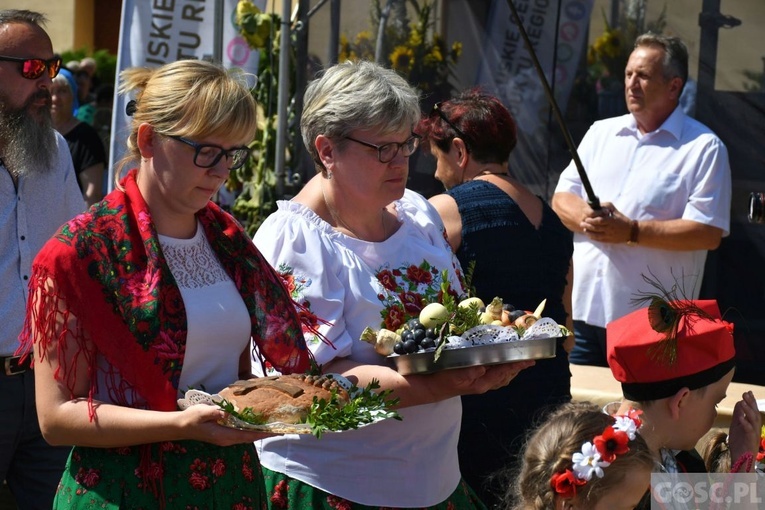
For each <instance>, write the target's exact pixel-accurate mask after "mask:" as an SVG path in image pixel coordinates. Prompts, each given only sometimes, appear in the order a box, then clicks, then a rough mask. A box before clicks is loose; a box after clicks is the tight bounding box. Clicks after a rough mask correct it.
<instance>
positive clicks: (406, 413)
mask: <svg viewBox="0 0 765 510" xmlns="http://www.w3.org/2000/svg"><path fill="white" fill-rule="evenodd" d="M419 119H420V106H419V98H418V94H417V92H416V91H415V90H414V89H413V88H412V87H411V86H410V85H409V84H408V83H407V82H406V81H405V80H404V79H403V78H401V77H400V76H398V75H397V74H396V73H395V72H393V71H391V70H388V69H384V68H382V67H380V66H378V65H377V64H374V63H370V62H345V63H342V64H338V65H336V66H334V67H331V68H329V69H328V70H326V71H325V73H324V74H323V75H322V76H321V77H320V78H319V79H317V80H316V81H314V82H312V83H311V84H310V85H309V86H308V89H307V90H306V94H305V108H304V111H303V117H302V119H301V128H302V134H303V140H304V142H305V145H306V148H307V149H308V151H309V153H310V154H311V156H312V158H313V160H314V163H315V165H316V169H317V175H316V176H314V177H313V178H312V179H311V180H310V181H309V182H308V183H307V184H306V186H305V187H304V188H303V189H302V190H301V191H300V192H299V193H298V194H297V196H295V198H293V199H292V200H291V201H281V202H279V203H278V210H277V211H276V212H275V213H273V214H272V215H271V216H269V217H268V218H267V219H266V221H265V222H264V223H263V225H262V226H261V227H260V229H259V230H258V232H257V234H256V235H255V243H256V245H257V246H258V248H259V249H260V250H261V252H262V253H263V255H264V256H265V257H266V258H267V259H268V260H269V262H270V263H271V264H272V265H273V266H274V267H276V268H278V270H279V271H280V272H282V273H283V274H284V275H285V276H287V278H288V281H291V282H292V285H291V289H292V297H293V299H296V300H298V301H300V302H302V303H303V304H304V305H306V306H307V307H309V308H310V310H311V311H312V312H313V313H314V314H316V315H317V316H318V317H321V318H323V319H324V320H325V321H326V323H324V324H322V325H320V326H319V332H320V333H322V334H323V335H324V337H326V339H329V340H330V343H331V345H330V344H327V343H323V342H321V341H320V340H319V339H318V338H317V337H316V336H314V335H307V337H306V340H307V343H308V346H309V348H310V349H311V351H312V353H313V356H314V357H315V359H316V361H317V362H318V363H319V364H320V365H322V366H323V369H324V371H325V372H336V373H340V374H342V375H344V376H345V377H347V378H349V379H351V380H352V381H354V382H355V383H356V384H357V385H359V386H361V387H363V386H365V385H367V384H368V383H370V382H372V381H378V382H379V384H380V387H381V389H382V390H392V391H393V396H394V397H397V398H398V399H399V408H398V411H399V413H400V415H401V417H402V418H403V420H402V421H400V422H399V421H394V420H385V421H383V422H380V423H376V424H374V425H372V426H369V427H365V428H362V429H358V430H353V431H348V432H343V433H341V434H326V435H324V436H322V437H321V439H318V440H317V439H316V438H313V437H298V436H295V435H285V436H280V437H274V438H267V439H264V440H262V441H259V442H258V443H257V445H258V453H259V455H260V458H261V463H262V465H263V467H264V477H265V480H266V489H267V490H268V491H269V492H270V501H271V504H272V508H292V509H306V510H307V509H331V508H335V509H336V508H344V509H359V508H380V507H386V508H393V507H397V508H399V507H403V508H411V507H417V508H437V509H447V508H460V509H471V508H484V506H483V504H482V503H481V502H480V501H478V499H477V498H476V497H475V495H474V493H473V492H472V490H471V489H470V488H469V487H468V486H467V484H465V483H464V482H463V481H462V479H461V475H460V471H459V466H458V462H457V438H458V436H459V427H460V417H461V409H462V408H461V404H460V399H459V396H460V395H463V394H474V393H483V392H486V391H488V390H491V389H495V388H499V387H502V386H504V385H506V384H508V383H509V382H510V381H511V380H512V379H513V378H514V377H515V376H516V375H517V374H518V372H519V371H520V370H522V369H524V368H526V367H528V366H531V364H532V362H519V363H515V364H503V365H496V366H492V367H470V368H461V369H455V370H446V371H441V372H437V373H434V374H429V375H408V376H403V375H400V374H398V373H397V372H396V371H395V370H393V369H392V368H391V367H390V365H388V364H387V360H386V358H385V357H383V356H381V355H380V354H378V353H377V352H375V350H374V348H373V347H372V346H371V345H370V344H368V343H366V342H363V341H361V340H360V337H361V334H362V331H363V330H364V329H365V328H366V327H372V328H373V329H380V328H382V327H385V328H387V329H390V330H396V329H398V328H399V327H401V326H402V325H404V324H405V323H406V322H407V321H408V320H409V319H411V318H413V317H417V316H418V315H419V312H420V309H421V308H422V307H423V306H424V304H426V303H428V302H434V301H438V299H439V296H440V295H441V293H443V292H449V293H451V294H453V295H454V296H455V297H456V296H460V295H461V294H463V284H462V282H461V276H462V275H461V269H460V266H459V262H458V261H457V259H456V258H455V257H454V256H453V255H452V252H451V249H450V248H449V245H448V243H447V241H446V239H445V236H444V228H443V224H442V223H441V221H440V219H439V217H438V214H437V213H436V211H435V210H434V209H433V207H432V206H430V205H429V203H428V201H427V200H425V198H424V197H422V196H420V195H418V194H417V193H415V192H413V191H410V190H407V189H406V183H407V176H408V166H409V157H410V156H411V155H412V154H413V153H414V151H415V150H416V149H417V147H418V145H419V141H420V137H419V136H418V135H417V134H415V133H414V132H413V131H412V130H413V128H414V127H415V126H416V124H417V122H418V121H419Z"/></svg>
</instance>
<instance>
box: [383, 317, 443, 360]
mask: <svg viewBox="0 0 765 510" xmlns="http://www.w3.org/2000/svg"><path fill="white" fill-rule="evenodd" d="M437 341H438V330H437V329H436V328H426V327H425V326H423V325H422V323H421V322H420V320H419V319H411V320H410V321H409V322H407V323H406V324H405V325H404V330H403V331H402V332H401V341H400V342H396V345H394V346H393V352H395V353H396V354H413V353H415V352H418V351H424V350H425V349H431V348H433V349H435V347H436V342H437Z"/></svg>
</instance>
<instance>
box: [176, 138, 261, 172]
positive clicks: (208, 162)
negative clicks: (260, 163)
mask: <svg viewBox="0 0 765 510" xmlns="http://www.w3.org/2000/svg"><path fill="white" fill-rule="evenodd" d="M167 136H168V138H172V139H173V140H177V141H179V142H181V143H185V144H186V145H189V146H191V147H194V164H195V165H196V166H198V167H199V168H212V167H214V166H215V165H217V164H218V162H219V161H220V158H222V157H223V156H226V159H227V160H228V161H229V166H228V169H229V170H236V169H237V168H241V167H242V165H244V164H245V163H246V162H247V158H249V157H250V152H251V151H250V148H249V147H232V148H230V149H224V148H223V147H221V146H220V145H214V144H211V143H197V142H193V141H191V140H189V139H188V138H183V137H182V136H174V135H167Z"/></svg>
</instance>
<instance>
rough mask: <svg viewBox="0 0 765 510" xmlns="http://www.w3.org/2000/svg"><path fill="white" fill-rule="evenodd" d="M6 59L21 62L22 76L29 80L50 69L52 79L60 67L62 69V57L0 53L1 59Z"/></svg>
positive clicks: (49, 73)
mask: <svg viewBox="0 0 765 510" xmlns="http://www.w3.org/2000/svg"><path fill="white" fill-rule="evenodd" d="M2 60H5V61H7V62H21V76H23V77H24V78H26V79H28V80H36V79H37V78H39V77H40V76H42V74H43V73H44V72H45V70H46V69H47V70H48V76H50V79H51V80H52V79H53V78H55V77H56V75H58V71H59V69H61V57H53V58H51V59H48V60H43V59H41V58H22V57H6V56H4V55H0V61H2Z"/></svg>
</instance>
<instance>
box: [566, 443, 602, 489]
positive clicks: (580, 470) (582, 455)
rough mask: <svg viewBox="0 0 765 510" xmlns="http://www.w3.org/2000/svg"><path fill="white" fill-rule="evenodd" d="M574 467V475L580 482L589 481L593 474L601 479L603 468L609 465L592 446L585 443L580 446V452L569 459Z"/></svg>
mask: <svg viewBox="0 0 765 510" xmlns="http://www.w3.org/2000/svg"><path fill="white" fill-rule="evenodd" d="M571 460H572V461H573V463H574V465H573V466H572V467H573V468H574V473H576V477H577V478H579V479H580V480H587V481H589V480H590V479H591V478H592V475H593V474H594V475H595V476H597V477H598V478H603V468H605V467H608V466H610V465H611V463H610V462H606V461H604V460H602V459H601V457H600V452H598V449H597V448H596V447H595V445H594V444H592V443H590V442H587V443H584V444H583V445H582V451H580V452H577V453H575V454H574V455H573V457H572V458H571Z"/></svg>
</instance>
